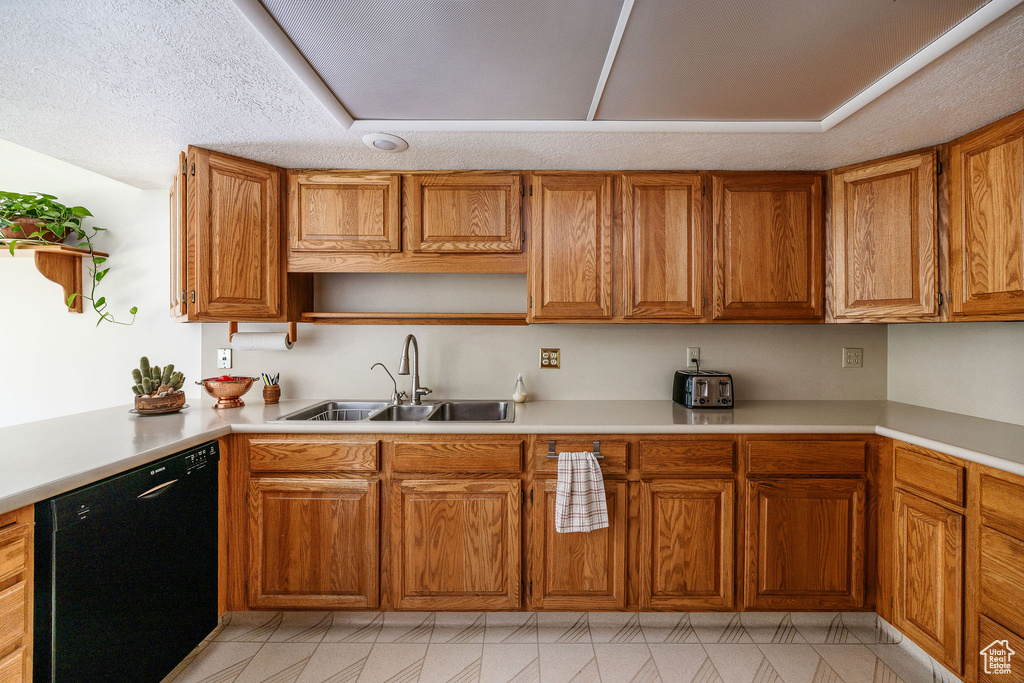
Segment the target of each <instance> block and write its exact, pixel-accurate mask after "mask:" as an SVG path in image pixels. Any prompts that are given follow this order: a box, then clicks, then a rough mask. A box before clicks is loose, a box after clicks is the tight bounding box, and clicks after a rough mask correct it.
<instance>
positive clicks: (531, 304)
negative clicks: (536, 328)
mask: <svg viewBox="0 0 1024 683" xmlns="http://www.w3.org/2000/svg"><path fill="white" fill-rule="evenodd" d="M530 308H531V309H532V308H533V297H532V296H531V297H530Z"/></svg>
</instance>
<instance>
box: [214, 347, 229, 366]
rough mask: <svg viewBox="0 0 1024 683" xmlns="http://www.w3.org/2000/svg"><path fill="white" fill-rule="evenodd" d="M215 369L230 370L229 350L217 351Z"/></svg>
mask: <svg viewBox="0 0 1024 683" xmlns="http://www.w3.org/2000/svg"><path fill="white" fill-rule="evenodd" d="M217 369H218V370H230V369H231V349H217Z"/></svg>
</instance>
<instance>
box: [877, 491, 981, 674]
mask: <svg viewBox="0 0 1024 683" xmlns="http://www.w3.org/2000/svg"><path fill="white" fill-rule="evenodd" d="M895 547H896V572H895V579H896V586H895V591H894V596H895V599H896V614H895V617H896V626H898V627H899V628H900V629H902V630H903V631H904V632H905V633H907V634H908V635H909V636H911V637H912V638H913V639H914V642H916V643H917V644H918V645H920V646H921V647H922V648H923V649H924V650H925V651H926V652H928V654H930V655H931V656H933V657H935V658H936V659H938V660H939V661H940V662H942V663H943V664H945V665H946V666H948V667H949V668H950V669H952V670H954V671H960V667H961V664H962V657H963V645H962V637H963V635H962V628H963V566H964V517H963V515H961V514H959V513H957V512H953V511H950V510H947V509H946V508H944V507H942V506H940V505H936V504H935V503H931V502H929V501H927V500H924V499H923V498H919V497H917V496H915V495H912V494H910V493H906V492H904V491H899V490H897V491H896V538H895Z"/></svg>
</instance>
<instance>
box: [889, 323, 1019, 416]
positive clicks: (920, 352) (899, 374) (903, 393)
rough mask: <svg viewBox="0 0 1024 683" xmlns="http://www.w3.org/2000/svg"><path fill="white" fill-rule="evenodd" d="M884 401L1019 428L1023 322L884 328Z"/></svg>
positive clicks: (891, 326)
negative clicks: (886, 351) (886, 381)
mask: <svg viewBox="0 0 1024 683" xmlns="http://www.w3.org/2000/svg"><path fill="white" fill-rule="evenodd" d="M888 377H889V391H888V395H889V400H890V401H900V402H902V403H913V404H915V405H920V406H925V407H927V408H936V409H938V410H948V411H951V412H955V413H962V414H965V415H973V416H975V417H984V418H988V419H991V420H999V421H1002V422H1012V423H1014V424H1020V425H1024V322H1014V323H944V324H935V323H930V324H929V323H920V324H914V325H890V326H889V371H888Z"/></svg>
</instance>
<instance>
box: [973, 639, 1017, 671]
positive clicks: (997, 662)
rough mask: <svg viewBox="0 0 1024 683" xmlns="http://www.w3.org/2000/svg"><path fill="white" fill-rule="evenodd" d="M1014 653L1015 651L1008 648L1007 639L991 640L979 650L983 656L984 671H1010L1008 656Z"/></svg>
mask: <svg viewBox="0 0 1024 683" xmlns="http://www.w3.org/2000/svg"><path fill="white" fill-rule="evenodd" d="M1015 654H1017V653H1016V652H1014V651H1013V650H1011V649H1010V643H1009V641H1006V640H993V641H992V642H991V643H989V644H988V647H986V648H985V649H983V650H982V651H981V656H982V657H984V658H985V673H987V674H1008V673H1010V658H1011V657H1013V656H1014V655H1015Z"/></svg>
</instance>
